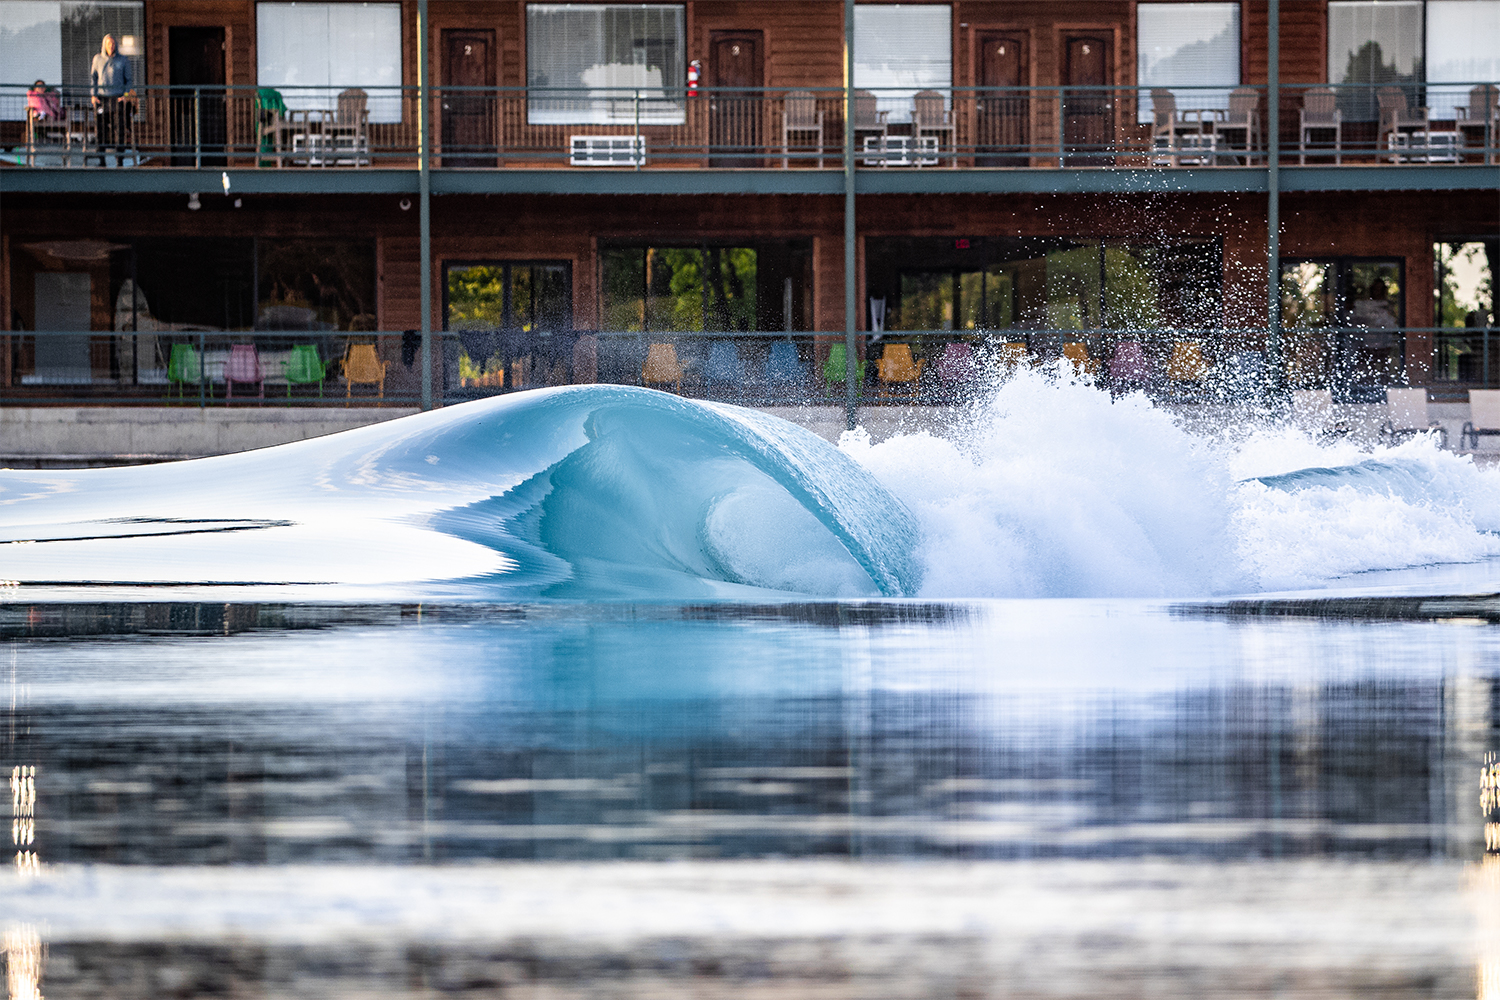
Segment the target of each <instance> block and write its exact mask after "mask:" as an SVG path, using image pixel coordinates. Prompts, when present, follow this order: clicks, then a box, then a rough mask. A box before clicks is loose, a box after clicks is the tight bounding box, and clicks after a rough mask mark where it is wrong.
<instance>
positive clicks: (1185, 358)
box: [1167, 340, 1208, 384]
mask: <svg viewBox="0 0 1500 1000" xmlns="http://www.w3.org/2000/svg"><path fill="white" fill-rule="evenodd" d="M1207 374H1208V362H1207V361H1204V360H1203V347H1202V345H1200V344H1195V343H1193V342H1192V341H1190V340H1179V341H1178V342H1177V343H1175V344H1173V345H1172V357H1171V358H1170V359H1169V360H1168V361H1167V380H1168V381H1170V382H1175V383H1179V384H1181V383H1183V382H1202V381H1203V378H1204V376H1206V375H1207Z"/></svg>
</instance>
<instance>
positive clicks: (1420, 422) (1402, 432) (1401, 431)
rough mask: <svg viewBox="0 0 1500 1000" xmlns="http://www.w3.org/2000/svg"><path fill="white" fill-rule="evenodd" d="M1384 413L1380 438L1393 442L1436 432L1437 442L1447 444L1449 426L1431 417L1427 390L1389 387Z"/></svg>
mask: <svg viewBox="0 0 1500 1000" xmlns="http://www.w3.org/2000/svg"><path fill="white" fill-rule="evenodd" d="M1385 412H1386V418H1385V423H1384V424H1381V426H1380V440H1381V441H1384V442H1386V443H1388V444H1393V445H1394V444H1400V443H1401V442H1402V441H1405V440H1408V439H1410V438H1414V437H1416V436H1417V435H1418V434H1427V433H1429V432H1436V433H1437V435H1438V444H1439V445H1440V446H1441V447H1443V448H1446V447H1448V430H1447V428H1445V427H1444V426H1443V425H1442V424H1441V423H1440V422H1439V421H1436V420H1432V419H1430V418H1429V416H1428V413H1427V390H1426V389H1387V390H1386V391H1385Z"/></svg>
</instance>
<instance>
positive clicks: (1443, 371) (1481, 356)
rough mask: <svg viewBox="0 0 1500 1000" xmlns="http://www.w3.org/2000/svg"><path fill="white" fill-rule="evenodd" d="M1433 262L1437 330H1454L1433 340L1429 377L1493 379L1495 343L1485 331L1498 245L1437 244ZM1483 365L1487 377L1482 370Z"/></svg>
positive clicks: (1499, 355)
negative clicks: (1447, 328)
mask: <svg viewBox="0 0 1500 1000" xmlns="http://www.w3.org/2000/svg"><path fill="white" fill-rule="evenodd" d="M1432 259H1433V271H1434V273H1433V299H1434V302H1433V307H1434V312H1435V314H1436V317H1437V325H1438V326H1440V327H1450V328H1453V332H1451V333H1450V332H1446V331H1445V332H1443V333H1439V334H1438V335H1437V336H1436V337H1434V338H1433V378H1435V379H1437V380H1438V381H1444V382H1477V381H1481V380H1484V381H1489V380H1492V379H1493V378H1494V372H1495V369H1496V368H1497V367H1500V341H1495V340H1494V339H1492V338H1489V337H1487V336H1486V334H1485V333H1484V331H1485V329H1486V328H1488V327H1492V326H1493V325H1494V322H1495V315H1494V314H1495V279H1494V275H1495V270H1496V268H1497V267H1500V240H1496V239H1493V238H1492V239H1485V240H1461V241H1453V242H1444V243H1437V244H1434V245H1433V248H1432ZM1487 340H1488V341H1489V343H1488V348H1489V349H1488V350H1486V346H1487V345H1486V341H1487ZM1486 360H1488V361H1489V366H1490V371H1489V372H1488V373H1486V372H1485V370H1484V365H1485V361H1486Z"/></svg>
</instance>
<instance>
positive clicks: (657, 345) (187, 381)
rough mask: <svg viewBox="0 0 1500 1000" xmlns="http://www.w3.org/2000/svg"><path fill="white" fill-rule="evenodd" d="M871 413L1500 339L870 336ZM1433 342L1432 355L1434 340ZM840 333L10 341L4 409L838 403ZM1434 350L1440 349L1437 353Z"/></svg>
mask: <svg viewBox="0 0 1500 1000" xmlns="http://www.w3.org/2000/svg"><path fill="white" fill-rule="evenodd" d="M859 338H860V350H861V352H862V354H863V357H862V358H861V359H860V360H859V361H858V365H857V368H856V372H855V379H856V383H857V392H858V400H859V405H861V406H871V405H889V404H904V405H929V404H952V403H958V402H963V401H965V400H967V399H971V398H973V397H974V396H975V395H976V394H978V393H981V392H983V391H984V390H985V389H986V388H988V387H991V386H993V385H994V384H995V382H996V381H997V380H998V379H1000V378H1002V377H1004V376H1005V375H1006V374H1007V373H1009V372H1012V371H1014V370H1015V369H1016V367H1017V366H1021V365H1037V364H1048V363H1053V362H1057V361H1058V360H1059V359H1061V361H1062V363H1063V364H1064V366H1065V370H1066V368H1067V367H1069V366H1070V367H1071V368H1073V369H1075V370H1077V371H1079V372H1084V373H1087V374H1088V375H1090V376H1091V377H1092V378H1093V379H1095V380H1096V381H1097V382H1098V383H1099V384H1101V385H1103V386H1106V387H1108V388H1110V389H1112V390H1114V391H1133V390H1137V389H1139V390H1143V391H1145V392H1147V393H1148V394H1150V395H1151V396H1153V397H1155V398H1157V399H1161V400H1165V401H1169V402H1213V401H1223V400H1226V399H1238V398H1247V397H1255V396H1257V395H1258V394H1260V393H1261V392H1262V391H1263V390H1264V389H1265V387H1266V386H1267V385H1268V384H1269V383H1271V382H1273V381H1274V382H1278V383H1280V384H1283V385H1285V386H1286V387H1287V388H1290V389H1314V390H1323V389H1327V390H1330V392H1331V393H1332V399H1333V400H1335V401H1339V402H1352V403H1359V402H1365V403H1370V402H1380V401H1382V400H1383V399H1384V389H1385V387H1388V386H1396V385H1403V384H1405V382H1406V380H1407V376H1406V372H1407V361H1408V358H1409V357H1411V356H1412V352H1414V351H1416V350H1419V349H1420V350H1421V351H1423V353H1424V354H1426V352H1428V351H1429V350H1430V354H1427V355H1426V356H1427V357H1428V358H1430V361H1431V369H1430V371H1431V375H1432V378H1431V382H1430V385H1429V388H1430V389H1431V390H1432V391H1433V392H1434V393H1436V394H1444V393H1452V394H1454V395H1461V394H1462V392H1463V391H1464V390H1466V389H1471V388H1473V389H1477V388H1494V387H1497V386H1500V330H1495V329H1490V328H1474V329H1455V328H1451V327H1447V328H1426V329H1417V328H1407V329H1400V330H1395V329H1392V330H1370V329H1365V328H1347V329H1345V328H1340V329H1328V328H1321V329H1316V330H1308V329H1303V330H1287V331H1285V332H1284V333H1283V334H1282V341H1281V358H1282V364H1283V370H1282V371H1281V373H1280V377H1279V378H1276V379H1272V378H1271V375H1272V373H1271V372H1270V371H1269V369H1268V364H1269V362H1268V360H1267V355H1266V352H1265V349H1264V348H1265V342H1266V331H1264V330H1259V329H1251V328H1246V329H1225V328H1217V329H1202V330H1196V329H1195V330H1185V329H1184V330H1177V329H1151V330H1078V329H1058V330H1025V329H1020V328H1010V329H1001V330H991V331H964V330H908V331H893V332H887V333H883V334H879V335H875V334H871V333H861V334H860V335H859ZM1424 342H1425V343H1424ZM845 343H846V342H845V339H844V334H843V333H842V332H841V331H840V332H833V331H830V332H822V333H818V332H780V331H749V332H730V331H721V332H685V331H677V332H673V331H662V332H637V331H627V332H618V331H612V332H596V331H560V332H555V333H550V334H549V333H541V332H537V333H529V332H526V331H506V332H501V331H491V330H473V331H452V332H443V333H437V334H434V336H433V340H432V345H431V364H432V368H431V371H430V372H425V373H424V369H423V364H422V352H421V349H420V345H421V339H420V337H419V336H418V335H417V334H416V333H415V332H413V331H405V332H361V333H337V332H330V331H311V330H310V331H288V330H278V331H218V330H216V331H207V330H197V331H156V332H151V333H134V334H133V333H130V332H128V331H125V332H119V331H115V332H111V331H76V332H69V331H64V332H56V331H42V332H13V333H4V334H0V352H3V353H0V359H3V370H4V372H5V377H4V379H3V384H0V405H9V406H33V405H45V404H53V403H59V402H71V403H86V404H109V405H122V404H123V405H154V406H161V405H182V406H191V407H206V406H272V407H274V406H350V405H354V406H372V405H376V406H416V405H418V404H419V403H420V402H421V397H422V392H421V387H422V385H423V383H424V379H425V381H426V382H427V384H429V385H431V386H432V387H433V396H434V398H436V399H440V400H442V401H445V402H448V403H454V402H461V401H464V400H467V399H475V398H480V397H484V396H490V395H496V394H499V393H506V392H514V391H518V390H522V389H531V388H538V387H542V386H549V385H569V384H578V383H594V382H602V383H607V384H616V385H646V386H651V387H654V388H660V389H666V390H668V391H672V392H676V393H680V394H683V395H688V396H694V397H700V398H713V399H721V400H728V401H732V402H737V403H741V404H745V405H753V406H809V405H841V404H842V402H843V399H844V391H845V388H844V379H845V376H846V366H845V362H846V354H845V350H846V347H845ZM1428 345H1430V346H1428Z"/></svg>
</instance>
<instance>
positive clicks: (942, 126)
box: [911, 90, 958, 167]
mask: <svg viewBox="0 0 1500 1000" xmlns="http://www.w3.org/2000/svg"><path fill="white" fill-rule="evenodd" d="M954 119H955V116H954V113H953V112H952V111H951V110H949V109H948V107H947V106H946V105H945V104H944V103H943V95H942V94H940V93H938V92H937V91H936V90H919V91H917V92H916V94H915V95H913V97H912V112H911V134H912V138H913V139H915V140H916V145H917V147H918V148H917V149H916V150H915V151H914V153H915V157H916V160H917V163H918V164H921V163H923V162H931V163H937V162H938V160H939V159H941V157H937V158H932V159H930V160H926V159H925V157H924V154H923V152H922V149H921V146H922V139H923V137H924V136H929V135H930V136H932V137H934V138H936V139H937V148H938V152H939V153H941V152H942V151H943V150H945V149H946V150H950V151H951V152H952V153H953V154H956V153H957V145H956V138H955V137H956V136H957V134H958V125H957V123H956V121H955V120H954ZM948 165H949V166H950V167H957V166H958V156H957V155H950V156H949V157H948Z"/></svg>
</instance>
